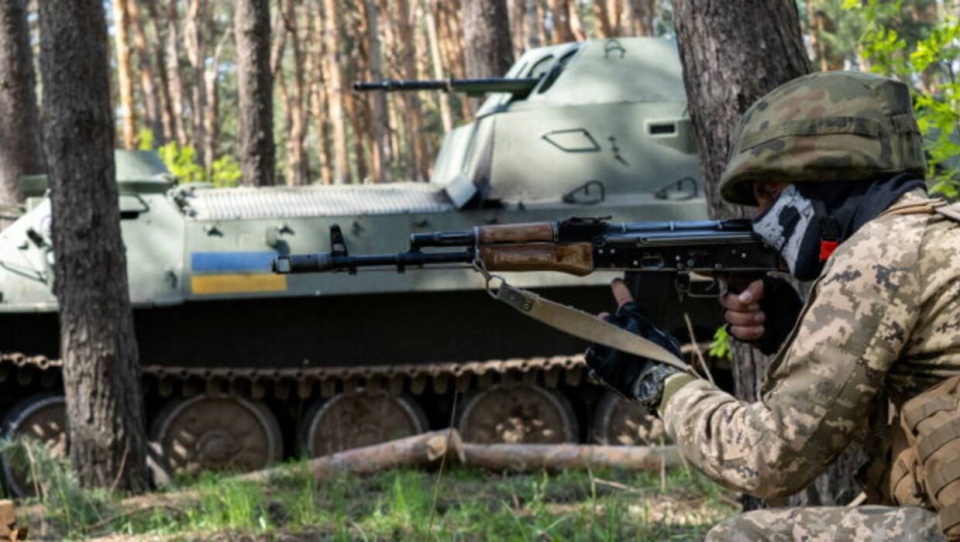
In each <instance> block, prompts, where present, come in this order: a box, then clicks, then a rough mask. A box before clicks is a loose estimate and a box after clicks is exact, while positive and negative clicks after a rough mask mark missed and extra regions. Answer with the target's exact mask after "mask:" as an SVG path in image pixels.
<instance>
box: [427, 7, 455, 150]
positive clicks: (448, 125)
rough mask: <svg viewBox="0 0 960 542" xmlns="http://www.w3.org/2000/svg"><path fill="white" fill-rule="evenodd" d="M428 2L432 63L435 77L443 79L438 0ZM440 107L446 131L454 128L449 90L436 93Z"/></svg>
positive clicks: (428, 36) (428, 33) (428, 38)
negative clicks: (435, 14) (437, 15)
mask: <svg viewBox="0 0 960 542" xmlns="http://www.w3.org/2000/svg"><path fill="white" fill-rule="evenodd" d="M424 1H426V2H427V3H428V5H427V7H426V9H425V10H424V11H425V13H426V17H425V18H424V22H423V24H424V26H425V27H426V31H427V43H428V45H429V48H430V63H431V66H432V67H433V78H434V79H443V78H444V77H445V76H446V75H445V73H444V66H443V60H442V59H441V58H440V42H439V39H438V37H437V19H436V17H435V16H434V11H435V10H436V0H424ZM434 96H435V97H436V100H437V104H438V107H439V109H440V122H441V123H442V124H443V131H444V133H446V132H449V131H450V130H452V129H453V114H452V113H451V107H450V94H449V93H448V92H441V93H436V92H435V93H434Z"/></svg>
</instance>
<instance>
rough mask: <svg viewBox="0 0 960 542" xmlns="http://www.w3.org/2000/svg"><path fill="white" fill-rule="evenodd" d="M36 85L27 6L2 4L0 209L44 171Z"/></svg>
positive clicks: (19, 1)
mask: <svg viewBox="0 0 960 542" xmlns="http://www.w3.org/2000/svg"><path fill="white" fill-rule="evenodd" d="M34 81H35V79H34V71H33V51H32V50H31V48H30V36H29V31H28V28H27V10H26V5H25V2H24V0H7V1H5V2H2V3H0V207H5V206H13V205H17V204H19V203H20V201H21V200H22V199H23V194H22V192H21V190H20V176H21V175H26V174H32V173H42V172H43V169H44V164H43V152H42V149H41V147H40V125H39V120H40V115H39V113H38V112H37V93H36V88H35V84H34ZM2 214H5V213H0V215H2ZM3 222H4V220H3V219H2V218H0V227H2V226H3V225H4V224H3Z"/></svg>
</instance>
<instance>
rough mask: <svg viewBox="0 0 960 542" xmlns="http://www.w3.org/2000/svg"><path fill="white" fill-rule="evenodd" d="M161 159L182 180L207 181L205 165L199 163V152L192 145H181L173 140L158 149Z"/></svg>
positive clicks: (188, 181)
mask: <svg viewBox="0 0 960 542" xmlns="http://www.w3.org/2000/svg"><path fill="white" fill-rule="evenodd" d="M157 152H158V153H159V154H160V159H161V160H163V163H164V164H166V166H167V169H169V170H170V173H172V174H173V176H174V177H176V178H177V179H178V180H179V181H180V182H186V183H202V182H205V181H206V175H205V173H204V171H203V167H201V166H200V164H197V152H196V150H194V148H193V147H191V146H190V145H184V146H182V147H181V146H180V145H178V144H177V143H176V142H174V141H171V142H170V143H167V144H166V145H164V146H162V147H160V148H159V149H157Z"/></svg>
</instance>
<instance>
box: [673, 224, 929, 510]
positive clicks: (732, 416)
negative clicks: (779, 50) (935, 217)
mask: <svg viewBox="0 0 960 542" xmlns="http://www.w3.org/2000/svg"><path fill="white" fill-rule="evenodd" d="M891 226H892V224H890V221H882V223H878V222H874V223H870V224H867V225H866V226H864V227H863V228H862V229H861V231H860V232H858V234H857V235H855V236H854V237H853V238H851V239H850V240H849V241H847V243H844V246H843V247H842V248H841V250H838V251H837V253H836V254H835V256H834V258H833V260H832V262H831V263H830V265H829V267H828V269H827V270H826V272H825V273H824V276H823V278H822V279H821V280H820V281H819V282H818V283H817V285H816V286H815V288H814V289H813V291H812V292H811V296H810V300H809V301H808V303H807V305H806V307H805V308H804V312H803V314H802V317H801V320H800V322H799V324H798V327H797V329H796V330H795V331H794V334H793V336H792V340H791V342H790V344H789V346H788V347H787V348H786V349H785V350H784V351H783V352H781V354H780V355H779V356H778V358H777V359H776V360H775V361H774V363H773V365H772V366H771V370H770V372H769V373H768V380H767V381H766V382H765V383H764V386H763V388H762V390H761V399H760V400H759V401H757V402H754V403H744V402H741V401H739V400H737V399H735V398H734V397H732V396H731V395H729V394H727V393H725V392H723V391H721V390H719V389H717V388H716V387H714V386H712V385H711V384H709V383H707V382H704V381H701V380H696V381H695V380H692V378H691V377H688V376H685V375H677V376H674V377H671V379H670V380H668V381H667V382H666V387H665V391H664V397H663V400H662V402H661V405H660V407H661V414H662V416H663V419H664V422H665V424H666V427H667V430H668V431H669V433H670V434H671V436H673V437H674V439H675V440H676V442H677V444H678V446H680V448H681V450H682V451H683V453H684V455H685V456H686V457H687V458H688V459H689V460H690V461H691V462H693V463H694V464H695V465H696V466H697V467H698V468H699V469H700V470H702V471H703V472H705V473H706V474H707V475H709V476H710V477H711V478H713V479H715V480H716V481H718V482H720V483H722V484H724V485H726V486H728V487H732V488H734V489H737V490H740V491H744V492H747V493H751V494H754V495H758V496H760V497H764V498H770V497H776V496H782V495H788V494H791V493H794V492H796V491H798V490H800V489H802V488H803V487H804V486H806V485H807V484H808V483H809V482H810V481H811V480H812V479H813V478H815V477H816V476H817V475H818V474H819V473H821V472H822V471H823V469H825V468H826V467H827V466H828V465H829V464H830V463H831V462H833V460H834V459H835V458H836V456H837V455H838V454H839V453H840V452H841V451H843V449H844V448H845V447H846V446H847V445H848V444H849V442H850V439H851V437H852V434H853V432H854V431H855V430H856V429H857V428H858V427H859V426H860V425H861V424H862V423H863V422H864V420H865V419H866V418H867V417H868V416H869V414H870V412H871V410H872V408H873V406H874V400H875V399H876V397H877V394H878V393H879V391H880V390H881V388H882V386H883V380H884V377H885V376H886V373H887V370H888V369H889V367H890V365H891V364H892V363H893V362H894V361H895V360H896V359H897V357H898V354H899V353H900V352H901V350H902V349H903V347H904V343H905V341H906V340H907V338H908V337H909V335H910V332H911V329H912V328H913V326H914V323H915V320H916V314H917V312H918V311H917V308H916V304H917V303H919V300H920V297H921V292H920V285H919V281H918V280H917V277H916V259H917V250H918V247H919V246H920V241H921V239H920V238H919V236H920V235H921V233H922V228H914V229H912V230H910V231H908V232H903V231H900V232H895V231H894V230H893V228H892V227H891ZM911 235H913V236H916V237H917V238H916V239H912V238H906V239H896V242H890V241H891V240H893V239H894V238H896V237H901V238H902V237H904V236H907V237H909V236H911Z"/></svg>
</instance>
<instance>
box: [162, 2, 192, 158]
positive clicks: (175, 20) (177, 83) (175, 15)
mask: <svg viewBox="0 0 960 542" xmlns="http://www.w3.org/2000/svg"><path fill="white" fill-rule="evenodd" d="M179 24H180V13H179V10H178V8H177V0H170V1H169V3H168V5H167V42H166V51H165V53H164V55H165V57H166V61H167V62H166V66H165V68H166V72H167V81H168V83H169V88H170V111H171V113H172V118H173V130H174V134H175V135H176V139H177V143H178V144H179V145H181V146H183V145H187V144H188V143H189V140H188V138H187V128H186V126H185V125H184V123H183V110H184V107H183V105H184V101H183V95H184V86H183V78H182V77H180V55H179V51H180V47H181V46H182V44H181V43H180V31H179V28H178V25H179Z"/></svg>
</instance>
